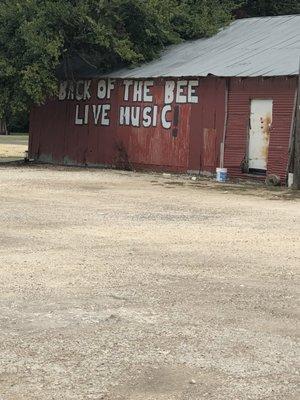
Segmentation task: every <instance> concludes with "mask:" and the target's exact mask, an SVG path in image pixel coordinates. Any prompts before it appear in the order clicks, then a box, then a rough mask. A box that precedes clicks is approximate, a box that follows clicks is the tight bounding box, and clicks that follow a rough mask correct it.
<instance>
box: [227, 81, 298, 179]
mask: <svg viewBox="0 0 300 400" xmlns="http://www.w3.org/2000/svg"><path fill="white" fill-rule="evenodd" d="M295 90H296V78H266V79H263V78H245V79H243V78H242V79H241V78H240V79H239V78H233V79H231V80H230V86H229V102H228V125H227V132H226V144H225V167H227V168H228V169H229V173H230V175H231V176H235V177H243V176H245V172H246V171H247V139H248V131H249V119H250V104H251V100H252V99H257V98H259V99H267V100H269V99H272V100H273V121H272V130H271V135H270V144H269V152H268V161H267V174H276V175H278V176H279V177H280V178H281V180H282V183H284V182H285V179H286V168H287V162H288V147H289V136H290V126H291V123H292V114H293V107H294V96H295Z"/></svg>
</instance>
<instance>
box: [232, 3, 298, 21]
mask: <svg viewBox="0 0 300 400" xmlns="http://www.w3.org/2000/svg"><path fill="white" fill-rule="evenodd" d="M240 11H241V14H240V15H241V16H244V17H245V16H248V17H256V16H267V15H270V16H271V15H284V14H299V13H300V0H247V1H246V2H245V4H244V6H243V7H242V8H241V9H240Z"/></svg>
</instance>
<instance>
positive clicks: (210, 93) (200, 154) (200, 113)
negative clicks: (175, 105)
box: [189, 77, 226, 173]
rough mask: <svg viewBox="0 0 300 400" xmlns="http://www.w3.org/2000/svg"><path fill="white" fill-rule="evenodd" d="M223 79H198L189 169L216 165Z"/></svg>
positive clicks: (221, 126)
mask: <svg viewBox="0 0 300 400" xmlns="http://www.w3.org/2000/svg"><path fill="white" fill-rule="evenodd" d="M225 84H226V82H225V79H221V78H216V77H207V78H203V79H201V80H200V84H199V104H198V105H197V107H195V108H194V109H193V110H192V113H191V133H190V150H189V152H190V157H189V170H191V171H200V172H212V173H214V172H215V170H216V167H217V166H218V165H219V162H220V160H219V158H220V144H221V141H222V136H223V129H224V117H225Z"/></svg>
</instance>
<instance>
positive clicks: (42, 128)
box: [29, 79, 198, 172]
mask: <svg viewBox="0 0 300 400" xmlns="http://www.w3.org/2000/svg"><path fill="white" fill-rule="evenodd" d="M172 80H174V81H176V82H177V81H178V79H172ZM97 82H98V80H94V81H93V82H92V90H91V93H93V95H92V97H91V98H90V99H89V100H88V101H84V102H83V103H82V107H83V105H85V104H89V105H90V106H91V105H93V104H97V105H98V104H105V103H110V104H111V118H110V120H111V123H110V126H99V125H95V124H94V123H93V122H92V121H90V122H89V124H88V125H87V126H81V125H80V126H79V125H75V123H74V121H75V106H76V104H78V101H76V100H64V101H59V100H58V99H52V100H49V101H47V103H46V104H45V105H43V106H40V107H34V108H33V110H32V113H31V129H30V131H31V141H30V149H29V152H30V157H33V158H35V159H38V160H41V161H49V162H55V163H65V164H79V165H108V166H113V165H120V166H121V167H122V166H123V167H125V165H124V162H125V160H124V158H126V160H127V161H126V162H127V164H128V166H130V167H135V168H139V167H140V168H144V167H147V168H152V169H160V170H170V171H179V172H183V171H186V170H187V169H188V156H189V137H190V134H189V133H190V115H191V110H192V109H193V108H195V107H197V106H198V104H178V105H176V104H174V103H173V105H172V111H171V112H169V113H168V120H171V121H172V128H171V129H164V128H163V127H162V126H161V124H160V123H159V122H158V123H157V126H155V127H149V128H144V127H142V126H140V127H133V126H120V124H119V115H118V110H119V107H120V106H129V107H130V106H135V107H137V106H141V107H143V106H146V105H148V106H149V105H150V106H152V105H154V104H155V105H157V106H158V114H160V111H161V110H162V108H163V106H164V84H165V80H164V79H157V80H155V82H154V86H153V88H152V94H153V97H154V101H153V104H152V103H150V104H149V103H144V102H132V101H128V102H126V103H125V102H124V101H123V92H122V90H121V86H122V84H123V81H122V80H117V81H116V83H115V89H114V90H113V92H112V96H111V99H110V100H109V101H107V100H99V99H98V98H96V93H97V90H96V85H97ZM176 107H178V114H179V116H178V123H176V121H175V108H176ZM175 129H176V132H175Z"/></svg>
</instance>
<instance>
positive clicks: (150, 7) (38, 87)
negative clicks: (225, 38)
mask: <svg viewBox="0 0 300 400" xmlns="http://www.w3.org/2000/svg"><path fill="white" fill-rule="evenodd" d="M235 3H236V2H235V1H220V0H193V1H192V0H183V1H179V0H2V2H1V3H0V114H2V116H3V115H6V116H7V117H9V118H10V116H11V115H14V114H16V113H19V112H23V111H24V110H25V109H27V108H28V106H29V105H30V104H31V103H42V102H43V101H44V99H45V97H46V96H49V95H52V94H54V93H55V91H56V89H57V76H58V73H60V74H61V75H62V74H63V75H65V76H66V77H67V78H69V79H71V78H72V77H73V75H74V74H75V73H76V71H77V69H78V68H80V67H82V66H85V67H86V68H97V69H98V70H99V71H104V70H106V69H110V68H117V67H119V66H122V65H135V64H138V63H141V62H144V61H149V60H151V59H153V58H154V57H156V56H157V55H158V54H159V52H160V51H161V50H162V49H163V48H164V47H165V46H166V45H169V44H172V43H177V42H179V41H180V40H183V39H189V38H192V39H193V38H198V37H202V36H208V35H211V34H213V33H215V32H216V31H217V30H218V29H219V28H220V27H221V26H223V25H225V24H226V23H228V22H229V21H230V19H231V10H232V9H233V7H234V5H235Z"/></svg>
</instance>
